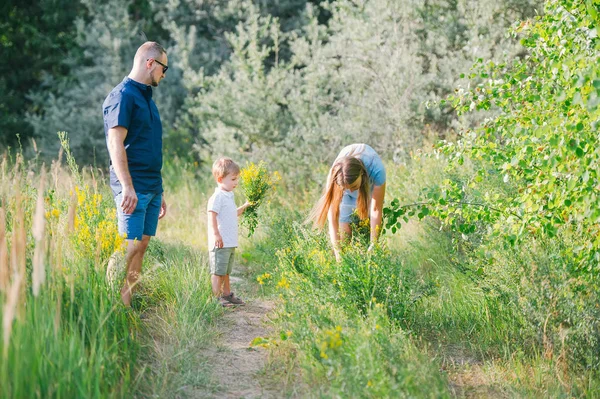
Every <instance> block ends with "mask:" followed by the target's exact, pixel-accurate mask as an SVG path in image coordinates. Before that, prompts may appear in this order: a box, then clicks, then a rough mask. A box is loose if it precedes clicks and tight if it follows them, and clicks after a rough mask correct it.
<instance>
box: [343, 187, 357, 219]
mask: <svg viewBox="0 0 600 399" xmlns="http://www.w3.org/2000/svg"><path fill="white" fill-rule="evenodd" d="M357 200H358V190H355V191H350V190H344V194H343V195H342V202H341V203H340V217H339V222H340V223H350V222H352V217H351V216H352V213H353V212H354V210H355V209H356V201H357Z"/></svg>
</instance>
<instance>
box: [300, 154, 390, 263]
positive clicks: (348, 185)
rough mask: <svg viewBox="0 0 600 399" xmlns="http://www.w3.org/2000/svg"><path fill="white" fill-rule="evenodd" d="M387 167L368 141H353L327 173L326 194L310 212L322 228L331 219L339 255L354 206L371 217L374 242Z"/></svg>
mask: <svg viewBox="0 0 600 399" xmlns="http://www.w3.org/2000/svg"><path fill="white" fill-rule="evenodd" d="M385 180H386V176H385V167H384V166H383V162H382V161H381V158H380V157H379V155H378V154H377V152H375V150H374V149H373V148H371V147H370V146H368V145H367V144H351V145H349V146H347V147H345V148H344V149H342V151H341V152H340V153H339V155H338V156H337V158H336V160H335V161H334V163H333V166H332V167H331V169H330V170H329V175H328V176H327V186H326V187H325V192H324V193H323V196H322V197H321V199H320V200H319V202H318V203H317V205H316V206H315V208H314V209H313V211H312V212H311V219H312V221H313V222H314V224H315V225H316V226H317V227H319V228H322V227H323V226H325V221H328V222H329V237H330V239H331V244H332V246H333V251H334V253H335V257H336V259H337V260H338V261H339V260H340V259H341V258H340V241H341V240H344V239H345V238H346V237H350V234H351V229H350V222H351V216H352V213H353V212H354V210H356V212H357V214H358V217H359V218H360V219H361V220H365V219H367V218H369V219H370V232H371V234H370V239H371V240H370V241H371V246H372V245H373V243H375V241H376V240H377V236H378V235H379V232H380V229H381V220H382V210H383V199H384V197H385Z"/></svg>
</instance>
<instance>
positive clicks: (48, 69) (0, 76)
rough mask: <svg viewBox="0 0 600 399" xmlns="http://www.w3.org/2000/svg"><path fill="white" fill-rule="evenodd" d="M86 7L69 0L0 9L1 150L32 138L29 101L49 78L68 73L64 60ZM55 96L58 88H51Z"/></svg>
mask: <svg viewBox="0 0 600 399" xmlns="http://www.w3.org/2000/svg"><path fill="white" fill-rule="evenodd" d="M82 12H83V9H82V5H81V4H80V3H79V2H78V1H77V2H73V1H67V0H24V1H21V0H19V1H15V0H6V1H3V2H2V4H1V5H0V32H2V33H0V58H1V59H2V60H3V62H2V63H0V90H1V91H2V93H3V95H2V99H1V100H0V132H1V133H0V147H2V148H4V149H6V148H7V147H9V146H10V147H14V146H16V145H17V135H19V136H20V138H21V142H22V144H23V145H24V146H26V145H27V144H29V143H28V139H30V138H32V137H34V129H33V127H32V126H31V125H30V124H29V123H28V122H27V121H26V120H25V114H26V113H27V112H34V111H35V110H36V105H35V104H34V103H33V101H32V100H31V99H30V98H29V97H28V94H29V93H30V92H31V91H32V90H36V89H37V88H38V87H39V86H40V85H44V84H45V82H46V81H47V79H48V77H49V76H55V77H64V76H67V75H68V74H69V73H70V68H69V66H68V65H67V64H65V63H64V62H63V61H64V58H65V56H66V55H67V54H68V53H69V52H70V51H72V50H73V49H74V48H75V47H76V44H75V40H74V38H73V37H74V35H73V34H74V32H75V25H74V24H73V21H74V19H75V17H76V16H81V17H82V18H85V15H84V14H82ZM47 90H49V91H51V92H54V93H56V88H55V87H52V86H47Z"/></svg>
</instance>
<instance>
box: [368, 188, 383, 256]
mask: <svg viewBox="0 0 600 399" xmlns="http://www.w3.org/2000/svg"><path fill="white" fill-rule="evenodd" d="M384 198H385V183H383V184H382V185H381V186H375V187H373V194H372V195H371V212H370V214H369V217H370V219H371V245H373V244H374V243H375V241H377V237H378V236H379V233H380V232H381V221H382V216H383V199H384Z"/></svg>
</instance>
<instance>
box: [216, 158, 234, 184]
mask: <svg viewBox="0 0 600 399" xmlns="http://www.w3.org/2000/svg"><path fill="white" fill-rule="evenodd" d="M212 174H213V176H214V177H215V180H218V179H219V178H221V179H222V178H224V177H225V176H227V175H229V174H234V175H239V174H240V167H239V166H238V164H237V163H235V162H233V159H231V158H227V157H221V158H219V159H217V160H216V161H215V163H213V166H212Z"/></svg>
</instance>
